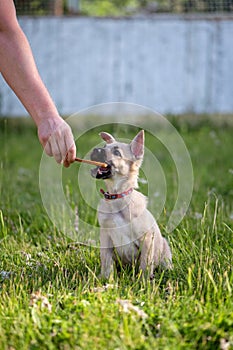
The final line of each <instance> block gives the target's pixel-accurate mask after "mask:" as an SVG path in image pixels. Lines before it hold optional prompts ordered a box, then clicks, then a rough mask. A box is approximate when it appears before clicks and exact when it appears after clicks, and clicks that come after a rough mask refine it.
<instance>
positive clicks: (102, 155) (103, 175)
mask: <svg viewBox="0 0 233 350" xmlns="http://www.w3.org/2000/svg"><path fill="white" fill-rule="evenodd" d="M91 160H94V161H97V162H102V163H107V164H108V162H107V157H106V152H105V149H104V148H94V150H93V151H92V153H91ZM91 176H93V177H95V178H96V179H103V180H105V179H109V178H110V177H111V176H112V167H111V164H108V166H107V167H106V168H103V167H96V168H94V169H92V170H91Z"/></svg>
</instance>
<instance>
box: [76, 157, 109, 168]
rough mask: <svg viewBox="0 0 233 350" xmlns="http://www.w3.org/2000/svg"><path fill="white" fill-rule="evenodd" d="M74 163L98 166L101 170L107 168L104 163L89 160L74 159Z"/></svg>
mask: <svg viewBox="0 0 233 350" xmlns="http://www.w3.org/2000/svg"><path fill="white" fill-rule="evenodd" d="M75 161H76V162H80V163H86V164H91V165H96V166H100V167H102V168H107V166H108V164H106V163H101V162H96V161H94V160H89V159H81V158H75Z"/></svg>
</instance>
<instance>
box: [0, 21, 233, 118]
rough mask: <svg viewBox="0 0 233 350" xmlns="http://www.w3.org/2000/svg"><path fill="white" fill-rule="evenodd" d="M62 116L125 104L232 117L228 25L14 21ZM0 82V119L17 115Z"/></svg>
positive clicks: (231, 31)
mask: <svg viewBox="0 0 233 350" xmlns="http://www.w3.org/2000/svg"><path fill="white" fill-rule="evenodd" d="M20 24H21V26H22V28H23V30H24V32H25V33H26V35H27V37H28V39H29V41H30V43H31V46H32V50H33V52H34V56H35V59H36V62H37V65H38V67H39V71H40V73H41V75H42V78H43V80H44V82H45V83H46V85H47V87H48V89H49V91H50V93H51V95H52V97H53V99H54V100H55V103H56V105H57V107H58V109H59V111H60V113H62V114H71V113H74V112H77V111H78V110H80V109H82V108H85V107H89V106H92V105H94V104H99V103H104V102H112V101H127V102H133V103H137V104H142V105H145V106H147V107H150V108H153V109H155V110H156V111H158V112H160V113H187V112H195V113H233V19H230V18H229V17H228V18H226V17H221V18H217V19H216V18H215V19H214V18H212V17H205V18H204V17H193V18H192V17H191V18H187V17H178V16H162V15H160V16H156V17H149V18H133V19H97V18H75V17H73V18H25V17H24V18H20ZM25 113H26V112H25V110H24V109H23V107H22V106H21V104H20V103H19V102H18V100H17V98H16V97H15V96H14V94H13V93H12V92H11V91H10V89H9V88H8V87H7V85H6V84H5V82H4V81H3V79H2V78H0V114H1V115H24V114H25Z"/></svg>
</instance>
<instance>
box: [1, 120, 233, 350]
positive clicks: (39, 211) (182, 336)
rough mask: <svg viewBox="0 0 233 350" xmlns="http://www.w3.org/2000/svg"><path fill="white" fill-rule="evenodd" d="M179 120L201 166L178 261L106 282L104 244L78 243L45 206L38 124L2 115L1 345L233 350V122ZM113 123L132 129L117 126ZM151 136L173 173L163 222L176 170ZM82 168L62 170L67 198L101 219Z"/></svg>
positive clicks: (177, 243)
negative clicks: (150, 275)
mask: <svg viewBox="0 0 233 350" xmlns="http://www.w3.org/2000/svg"><path fill="white" fill-rule="evenodd" d="M172 120H173V122H174V124H175V126H176V128H177V130H178V131H179V133H180V134H181V136H182V137H183V139H184V141H185V143H186V145H187V148H188V150H189V153H190V155H191V158H192V162H193V170H194V191H193V197H192V201H191V203H190V206H189V209H188V212H187V213H186V215H185V217H184V219H183V220H182V222H181V223H180V225H179V226H178V227H177V228H176V229H175V230H174V231H173V232H172V233H169V234H167V233H166V232H165V233H164V235H166V236H167V237H168V239H169V242H170V245H171V248H172V252H173V260H174V269H173V270H172V271H170V272H161V271H158V272H156V274H155V278H154V280H153V281H151V282H150V281H145V280H143V279H140V276H138V275H137V273H136V272H135V271H134V270H130V269H121V271H119V272H118V273H117V272H115V274H114V278H113V279H112V280H111V281H109V284H107V285H106V284H105V283H103V281H101V280H99V279H98V275H99V272H100V259H99V250H98V248H91V247H85V246H80V245H77V244H75V242H72V241H71V239H69V238H67V237H66V236H65V235H63V234H62V232H59V230H58V229H57V228H56V227H55V226H54V225H53V223H52V222H51V221H50V219H49V218H48V216H47V214H46V212H45V210H44V208H43V205H42V202H41V197H40V191H39V185H38V170H39V164H40V159H41V153H42V151H41V146H40V145H39V142H38V140H37V136H36V130H35V128H34V127H33V126H32V124H31V123H30V122H29V121H24V120H20V119H19V120H10V119H8V120H5V121H4V120H0V150H1V151H0V154H1V157H0V169H1V170H0V198H1V199H0V201H1V202H0V205H1V206H0V349H1V350H2V349H4V350H5V349H7V350H10V349H11V350H13V349H64V350H67V349H120V350H123V349H137V350H139V349H148V350H149V349H163V350H164V349H172V350H173V349H175V350H176V349H213V350H215V349H233V295H232V288H233V270H232V266H233V225H232V219H233V186H232V185H233V158H232V149H233V137H232V135H233V127H232V125H231V124H230V123H228V124H227V125H225V124H224V123H221V124H220V125H217V123H215V122H214V121H211V119H207V118H206V117H203V118H199V119H198V121H197V122H196V123H191V122H190V121H189V119H188V118H187V119H181V118H180V119H172ZM110 129H111V128H110ZM98 131H99V130H97V129H96V130H94V131H91V132H89V133H88V135H84V136H82V137H81V138H80V139H79V141H78V154H79V156H83V155H85V154H86V152H87V151H88V150H90V149H91V147H92V146H93V145H94V144H95V143H98V136H97V134H98ZM112 131H114V133H115V135H119V136H120V137H125V135H126V134H127V136H128V134H129V136H128V137H131V136H133V133H135V130H133V131H132V130H131V129H130V128H129V129H127V130H126V129H125V127H124V128H122V129H121V127H120V126H118V127H113V130H112ZM146 142H147V146H148V147H150V148H151V149H152V150H153V152H154V153H155V154H156V156H157V158H158V159H159V160H160V162H161V164H162V166H163V169H164V172H165V174H166V180H167V191H168V193H169V196H168V197H167V200H166V203H165V208H164V211H163V214H162V215H161V217H160V220H159V224H160V226H161V229H162V231H163V229H164V227H165V225H166V221H167V216H168V213H169V211H170V208H172V206H173V205H174V202H173V201H174V197H175V194H176V181H175V179H176V170H175V168H174V165H172V164H171V163H172V162H171V159H169V157H167V156H166V150H165V148H164V147H163V146H162V145H160V144H159V143H156V142H155V141H154V140H153V138H152V137H151V136H150V135H148V134H147V135H146ZM78 167H79V166H78V165H77V164H74V165H72V166H71V167H70V168H69V169H65V170H63V183H64V187H65V188H66V193H67V197H69V201H70V205H71V206H73V207H74V206H76V205H77V204H78V206H79V214H80V217H81V218H83V219H85V220H86V221H87V222H90V223H92V224H93V223H95V222H96V217H95V215H96V213H95V210H94V209H92V208H89V207H87V206H86V205H85V202H84V200H83V199H82V198H81V196H80V193H79V188H78V184H77V171H78ZM88 176H89V168H88V167H87V177H88ZM90 181H91V180H90ZM141 191H142V192H144V193H146V184H141ZM123 300H128V304H127V306H128V309H127V310H126V309H124V307H123V306H122V303H123V302H122V301H123ZM135 307H136V308H135ZM142 312H144V313H142Z"/></svg>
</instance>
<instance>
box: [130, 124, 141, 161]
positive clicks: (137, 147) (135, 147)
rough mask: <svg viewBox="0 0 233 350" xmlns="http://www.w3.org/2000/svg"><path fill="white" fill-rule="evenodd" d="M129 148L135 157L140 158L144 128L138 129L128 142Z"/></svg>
mask: <svg viewBox="0 0 233 350" xmlns="http://www.w3.org/2000/svg"><path fill="white" fill-rule="evenodd" d="M130 149H131V152H132V153H133V155H134V156H135V158H137V159H140V158H142V157H143V154H144V130H141V131H139V133H138V134H137V135H136V136H135V138H134V139H133V140H132V141H131V143H130Z"/></svg>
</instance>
